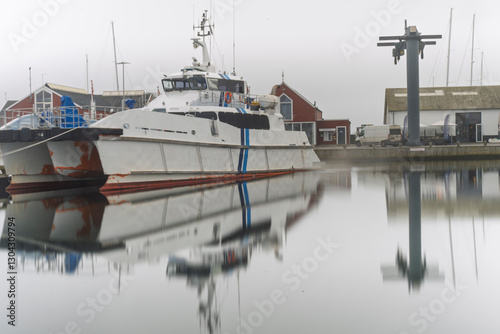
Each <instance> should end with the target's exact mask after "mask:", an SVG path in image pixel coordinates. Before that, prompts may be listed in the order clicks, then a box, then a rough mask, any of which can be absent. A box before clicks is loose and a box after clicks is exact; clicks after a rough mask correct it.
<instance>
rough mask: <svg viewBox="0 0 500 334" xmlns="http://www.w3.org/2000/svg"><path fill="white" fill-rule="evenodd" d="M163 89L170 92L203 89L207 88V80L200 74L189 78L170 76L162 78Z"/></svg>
mask: <svg viewBox="0 0 500 334" xmlns="http://www.w3.org/2000/svg"><path fill="white" fill-rule="evenodd" d="M161 82H162V84H163V90H164V91H165V92H171V91H174V90H203V89H207V82H206V80H205V78H204V77H202V76H199V75H198V76H194V77H190V78H172V79H163V80H162V81H161Z"/></svg>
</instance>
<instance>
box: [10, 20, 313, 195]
mask: <svg viewBox="0 0 500 334" xmlns="http://www.w3.org/2000/svg"><path fill="white" fill-rule="evenodd" d="M209 27H210V25H208V23H207V20H206V16H205V15H204V18H203V21H202V23H201V25H200V29H201V33H199V34H198V35H199V36H203V40H200V39H199V38H193V39H192V41H193V45H194V47H195V48H197V47H201V49H202V51H203V62H202V63H200V62H198V61H197V60H196V58H193V63H192V65H191V66H187V67H185V68H184V69H182V70H181V72H180V73H176V74H173V75H169V76H166V77H165V78H164V79H163V80H162V86H163V90H164V92H163V94H161V95H160V96H159V97H157V98H156V99H155V100H153V101H151V102H150V103H149V104H148V105H146V107H144V108H141V109H128V110H123V111H121V112H117V113H115V114H112V115H110V116H108V117H106V118H104V119H102V120H100V121H98V122H96V123H94V124H92V125H91V126H90V127H89V128H77V129H64V132H61V131H56V130H57V129H56V130H54V129H51V130H40V129H33V130H28V129H23V130H25V133H24V134H23V133H22V131H23V130H18V131H17V132H19V135H17V137H16V135H15V134H13V135H12V137H9V138H7V140H5V138H0V141H1V142H2V143H1V149H2V151H3V152H17V151H18V152H17V153H14V154H10V155H8V153H6V154H7V155H6V156H5V157H4V160H5V168H6V172H7V174H9V175H12V181H11V185H10V187H9V190H10V191H13V190H16V189H30V188H40V185H44V186H46V185H47V183H49V184H52V183H54V182H55V183H63V184H69V183H72V182H73V183H74V182H78V181H84V182H86V181H90V180H94V181H97V180H100V179H101V178H105V179H106V183H105V185H104V186H103V187H102V190H103V191H117V190H120V191H121V190H140V189H155V188H160V187H169V186H181V185H190V184H198V183H207V182H220V181H235V180H245V179H250V178H258V177H264V176H271V175H277V174H282V173H289V172H293V171H299V170H309V169H312V168H313V164H314V163H315V162H319V159H318V157H317V156H316V154H315V153H314V151H313V147H312V146H311V145H310V143H309V141H308V139H307V136H306V134H305V133H304V132H292V131H285V128H284V121H283V116H282V115H281V114H280V113H279V101H278V98H277V97H276V96H273V95H263V96H251V95H249V94H248V90H249V88H248V85H247V83H246V82H245V81H244V80H243V79H242V78H241V77H237V76H235V75H228V74H226V73H217V72H216V70H215V67H214V66H213V65H212V63H211V61H210V57H209V53H208V50H207V45H206V43H205V36H208V35H210V33H205V29H207V28H209ZM210 31H211V30H210ZM59 130H61V129H59ZM15 132H16V131H13V133H15ZM28 132H29V134H28ZM66 132H67V133H66ZM56 134H58V135H59V136H56ZM23 135H24V137H23ZM7 137H8V136H7ZM23 138H24V139H23ZM23 140H24V141H23ZM36 143H39V144H38V145H33V144H36ZM31 145H33V146H31Z"/></svg>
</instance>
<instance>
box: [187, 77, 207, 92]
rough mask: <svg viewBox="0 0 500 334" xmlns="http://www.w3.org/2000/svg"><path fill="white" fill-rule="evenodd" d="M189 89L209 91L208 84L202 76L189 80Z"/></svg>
mask: <svg viewBox="0 0 500 334" xmlns="http://www.w3.org/2000/svg"><path fill="white" fill-rule="evenodd" d="M188 82H189V88H190V89H193V90H202V89H207V82H206V81H205V78H204V77H202V76H194V77H191V78H189V79H188Z"/></svg>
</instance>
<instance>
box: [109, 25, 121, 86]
mask: <svg viewBox="0 0 500 334" xmlns="http://www.w3.org/2000/svg"><path fill="white" fill-rule="evenodd" d="M111 30H112V32H113V50H114V53H115V74H116V91H117V92H118V91H120V85H119V83H118V62H117V61H116V41H115V25H114V23H113V21H111Z"/></svg>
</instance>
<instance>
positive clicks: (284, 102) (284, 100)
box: [280, 94, 293, 121]
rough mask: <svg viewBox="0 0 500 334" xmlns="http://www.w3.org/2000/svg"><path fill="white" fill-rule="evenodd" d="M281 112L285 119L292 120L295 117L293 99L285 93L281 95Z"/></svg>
mask: <svg viewBox="0 0 500 334" xmlns="http://www.w3.org/2000/svg"><path fill="white" fill-rule="evenodd" d="M280 112H281V115H283V119H284V120H286V121H291V120H292V119H293V115H292V100H291V99H290V98H289V97H288V96H286V95H285V94H283V95H281V96H280Z"/></svg>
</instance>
